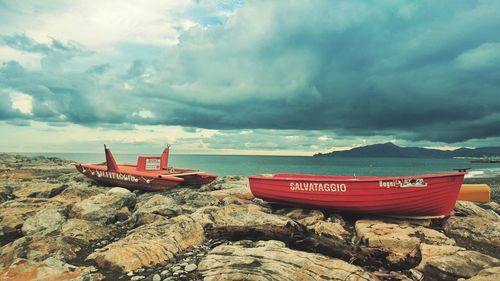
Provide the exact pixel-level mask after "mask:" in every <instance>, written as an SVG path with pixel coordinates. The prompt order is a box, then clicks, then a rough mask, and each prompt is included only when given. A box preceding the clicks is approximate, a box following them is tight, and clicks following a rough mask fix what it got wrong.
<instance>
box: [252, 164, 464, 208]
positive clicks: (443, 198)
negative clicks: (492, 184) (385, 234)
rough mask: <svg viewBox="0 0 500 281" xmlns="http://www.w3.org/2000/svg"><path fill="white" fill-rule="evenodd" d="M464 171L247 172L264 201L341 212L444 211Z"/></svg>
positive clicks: (452, 201) (454, 197)
mask: <svg viewBox="0 0 500 281" xmlns="http://www.w3.org/2000/svg"><path fill="white" fill-rule="evenodd" d="M464 174H465V173H464V172H456V173H445V174H427V175H417V176H400V177H357V176H356V177H350V176H321V175H302V174H274V175H258V176H250V177H249V181H250V189H251V191H252V193H253V195H254V196H255V197H258V198H261V199H264V200H266V201H270V202H275V203H282V204H293V205H302V206H310V207H317V208H324V209H331V210H335V211H341V212H354V213H369V214H378V215H393V216H446V215H448V214H449V213H450V212H451V210H453V208H454V206H455V202H456V200H457V197H458V193H459V191H460V186H461V185H462V182H463V179H464Z"/></svg>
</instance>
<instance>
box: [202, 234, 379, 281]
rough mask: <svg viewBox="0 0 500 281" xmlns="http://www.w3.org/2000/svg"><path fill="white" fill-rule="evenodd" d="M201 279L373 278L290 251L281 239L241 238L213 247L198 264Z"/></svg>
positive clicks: (347, 266)
mask: <svg viewBox="0 0 500 281" xmlns="http://www.w3.org/2000/svg"><path fill="white" fill-rule="evenodd" d="M198 271H199V272H200V273H201V274H202V276H203V277H204V280H206V281H211V280H259V281H260V280H376V277H374V276H373V275H371V274H370V273H368V272H366V271H364V270H363V269H362V268H361V267H358V266H355V265H352V264H349V263H347V262H344V261H342V260H338V259H331V258H327V257H325V256H323V255H320V254H313V253H306V252H301V251H296V250H291V249H288V248H286V247H285V244H284V243H283V242H280V241H274V240H270V241H258V242H250V241H240V242H237V243H235V244H234V245H221V246H218V247H216V248H214V249H213V250H212V251H210V252H209V254H208V255H207V256H206V257H205V258H204V259H203V260H202V261H201V262H200V264H199V265H198Z"/></svg>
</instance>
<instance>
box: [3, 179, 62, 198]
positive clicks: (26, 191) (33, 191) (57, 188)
mask: <svg viewBox="0 0 500 281" xmlns="http://www.w3.org/2000/svg"><path fill="white" fill-rule="evenodd" d="M64 188H65V186H64V185H62V184H60V183H47V182H35V183H27V184H24V185H23V186H21V187H19V188H17V189H16V190H14V192H13V195H14V196H15V197H18V198H19V197H40V198H50V197H53V196H56V195H57V194H59V193H61V192H62V191H63V190H64Z"/></svg>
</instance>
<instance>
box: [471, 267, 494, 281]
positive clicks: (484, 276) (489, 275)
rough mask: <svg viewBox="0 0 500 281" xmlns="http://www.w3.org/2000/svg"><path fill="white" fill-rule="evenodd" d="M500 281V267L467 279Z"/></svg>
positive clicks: (486, 270) (483, 271) (473, 280)
mask: <svg viewBox="0 0 500 281" xmlns="http://www.w3.org/2000/svg"><path fill="white" fill-rule="evenodd" d="M498 280H500V266H496V267H491V268H487V269H483V270H481V271H479V273H478V274H477V275H476V276H474V277H472V278H469V279H467V281H498Z"/></svg>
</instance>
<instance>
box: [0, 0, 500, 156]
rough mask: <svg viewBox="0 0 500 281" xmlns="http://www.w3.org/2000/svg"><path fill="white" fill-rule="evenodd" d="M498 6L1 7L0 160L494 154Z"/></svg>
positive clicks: (181, 1)
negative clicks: (30, 155) (167, 151)
mask: <svg viewBox="0 0 500 281" xmlns="http://www.w3.org/2000/svg"><path fill="white" fill-rule="evenodd" d="M498 19H500V1H494V0H492V1H465V0H461V1H460V0H457V1H394V0H390V1H389V0H387V1H333V0H325V1H322V0H313V1H286V0H283V1H258V0H256V1H242V0H238V1H229V0H221V1H215V0H208V1H196V0H175V1H174V0H172V1H163V0H161V1H156V0H152V1H146V2H144V1H137V0H132V1H115V0H102V1H62V0H61V1H60V0H48V1H30V0H27V1H17V0H16V1H14V0H12V1H10V0H7V1H5V0H0V133H1V136H2V137H1V138H0V151H4V152H100V151H101V150H102V144H103V143H106V144H107V145H108V146H110V147H112V148H114V151H117V152H131V153H136V152H148V153H149V152H156V151H160V150H161V149H162V147H163V146H164V145H165V144H166V143H170V144H172V145H173V146H172V149H173V153H195V154H196V153H206V154H271V155H312V154H314V153H316V152H328V151H332V150H342V149H348V148H351V147H356V146H362V145H367V144H374V143H382V142H389V141H390V142H394V143H396V144H398V145H401V146H424V147H434V148H442V149H451V148H456V147H460V146H467V147H481V146H500V20H498Z"/></svg>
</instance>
